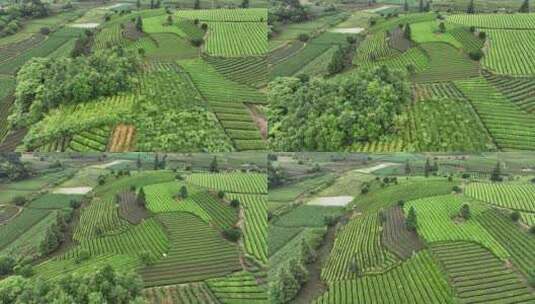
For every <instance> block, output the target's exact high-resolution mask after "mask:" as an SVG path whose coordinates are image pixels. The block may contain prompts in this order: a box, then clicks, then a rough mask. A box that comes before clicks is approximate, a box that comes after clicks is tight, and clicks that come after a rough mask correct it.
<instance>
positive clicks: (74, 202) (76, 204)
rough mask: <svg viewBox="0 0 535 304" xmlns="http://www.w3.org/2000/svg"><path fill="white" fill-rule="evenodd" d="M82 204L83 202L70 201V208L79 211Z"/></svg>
mask: <svg viewBox="0 0 535 304" xmlns="http://www.w3.org/2000/svg"><path fill="white" fill-rule="evenodd" d="M81 204H82V202H81V201H79V200H75V199H72V200H70V201H69V206H71V208H72V209H77V208H78V207H80V205H81Z"/></svg>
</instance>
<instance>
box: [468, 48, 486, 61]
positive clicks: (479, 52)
mask: <svg viewBox="0 0 535 304" xmlns="http://www.w3.org/2000/svg"><path fill="white" fill-rule="evenodd" d="M468 55H469V56H470V58H471V59H472V60H474V61H479V60H481V58H483V56H484V54H483V51H482V50H477V51H470V53H468Z"/></svg>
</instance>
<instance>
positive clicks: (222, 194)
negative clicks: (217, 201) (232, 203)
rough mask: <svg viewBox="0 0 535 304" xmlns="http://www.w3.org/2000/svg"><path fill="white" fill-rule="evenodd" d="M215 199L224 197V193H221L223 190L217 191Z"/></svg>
mask: <svg viewBox="0 0 535 304" xmlns="http://www.w3.org/2000/svg"><path fill="white" fill-rule="evenodd" d="M217 197H219V198H224V197H225V191H223V190H219V191H218V192H217Z"/></svg>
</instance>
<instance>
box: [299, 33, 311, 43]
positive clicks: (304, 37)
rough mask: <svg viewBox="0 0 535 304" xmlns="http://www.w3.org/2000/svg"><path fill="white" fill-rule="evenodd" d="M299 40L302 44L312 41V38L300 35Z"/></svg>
mask: <svg viewBox="0 0 535 304" xmlns="http://www.w3.org/2000/svg"><path fill="white" fill-rule="evenodd" d="M297 38H298V39H299V40H300V41H302V42H307V41H308V40H309V39H310V36H309V35H308V34H299V36H298V37H297Z"/></svg>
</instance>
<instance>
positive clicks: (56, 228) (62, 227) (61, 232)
mask: <svg viewBox="0 0 535 304" xmlns="http://www.w3.org/2000/svg"><path fill="white" fill-rule="evenodd" d="M66 230H67V221H66V219H65V215H64V214H63V213H62V212H57V215H56V219H55V222H54V223H53V224H52V225H51V226H50V227H49V228H48V229H47V231H46V234H45V238H44V239H43V240H42V241H41V244H39V253H40V254H41V255H42V256H45V255H47V254H49V253H51V252H53V251H54V250H56V249H57V248H58V247H59V246H60V245H61V243H62V242H63V241H64V240H65V231H66Z"/></svg>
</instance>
